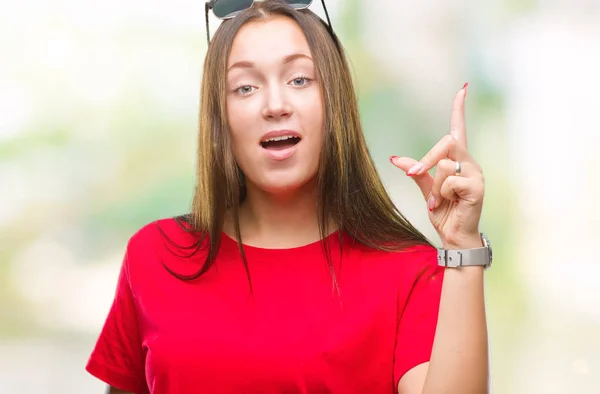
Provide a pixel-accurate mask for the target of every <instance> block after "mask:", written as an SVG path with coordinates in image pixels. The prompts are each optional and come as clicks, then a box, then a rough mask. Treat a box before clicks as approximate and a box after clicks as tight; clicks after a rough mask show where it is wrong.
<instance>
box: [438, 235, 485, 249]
mask: <svg viewBox="0 0 600 394" xmlns="http://www.w3.org/2000/svg"><path fill="white" fill-rule="evenodd" d="M442 247H443V248H444V249H446V250H460V249H477V248H483V247H484V244H483V241H482V240H481V235H480V234H479V233H476V234H472V235H468V236H464V237H460V238H457V239H453V240H442Z"/></svg>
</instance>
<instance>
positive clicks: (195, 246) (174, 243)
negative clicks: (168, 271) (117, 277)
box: [126, 218, 203, 270]
mask: <svg viewBox="0 0 600 394" xmlns="http://www.w3.org/2000/svg"><path fill="white" fill-rule="evenodd" d="M202 243H203V240H202V238H201V237H200V235H199V234H198V233H197V232H194V231H193V229H192V228H191V226H190V225H189V224H188V223H186V222H185V220H183V219H180V218H164V219H158V220H155V221H153V222H150V223H148V224H146V225H144V226H142V227H141V228H140V229H139V230H137V231H136V232H135V233H134V234H133V235H132V236H131V237H130V238H129V240H128V242H127V251H126V261H127V263H128V264H129V266H131V267H138V268H140V266H143V267H144V270H146V269H148V268H150V266H156V265H160V266H162V265H163V264H178V263H179V262H180V261H182V260H185V261H186V262H189V261H190V260H194V259H195V258H196V257H199V255H200V254H202V253H195V252H199V251H200V249H201V244H202ZM200 257H201V256H200ZM201 260H202V261H203V258H201ZM156 263H158V264H156ZM134 269H135V268H134Z"/></svg>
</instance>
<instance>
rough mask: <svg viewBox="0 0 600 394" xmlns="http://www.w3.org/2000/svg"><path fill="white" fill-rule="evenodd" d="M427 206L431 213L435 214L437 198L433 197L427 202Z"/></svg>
mask: <svg viewBox="0 0 600 394" xmlns="http://www.w3.org/2000/svg"><path fill="white" fill-rule="evenodd" d="M427 206H428V208H429V211H430V212H433V210H434V208H435V197H433V196H431V197H429V201H428V202H427Z"/></svg>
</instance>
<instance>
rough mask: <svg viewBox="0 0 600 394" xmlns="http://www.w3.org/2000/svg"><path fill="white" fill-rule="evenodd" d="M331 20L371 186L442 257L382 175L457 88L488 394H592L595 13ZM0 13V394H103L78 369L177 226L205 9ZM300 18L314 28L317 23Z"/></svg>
mask: <svg viewBox="0 0 600 394" xmlns="http://www.w3.org/2000/svg"><path fill="white" fill-rule="evenodd" d="M327 5H328V9H329V12H330V15H331V17H332V22H333V27H334V29H335V30H336V31H337V33H338V35H339V36H340V38H341V40H342V42H343V44H344V45H345V47H346V49H347V51H348V54H349V57H350V60H351V63H352V67H353V73H354V76H355V79H356V83H357V89H358V94H359V98H360V109H361V114H362V119H363V122H364V128H365V133H366V137H367V140H368V143H369V146H370V148H371V152H372V154H373V156H374V159H375V161H376V164H377V166H378V168H379V170H380V173H381V176H382V177H383V179H384V181H385V184H386V186H387V187H388V189H389V191H390V193H391V195H392V196H393V198H394V200H395V201H396V203H397V205H398V206H399V207H400V209H401V210H402V212H403V213H405V215H406V216H408V217H409V219H410V220H411V221H413V222H414V223H415V224H416V225H417V226H418V227H419V228H420V229H421V230H422V231H424V232H425V233H426V234H427V235H428V236H429V237H431V238H432V239H435V240H437V236H436V235H435V232H434V231H433V229H432V228H431V226H430V224H429V222H428V219H427V211H426V206H425V202H424V201H422V197H421V195H420V192H419V190H418V188H417V187H416V185H414V184H413V183H412V181H411V180H410V179H408V178H407V177H405V176H404V174H403V173H402V172H401V171H399V170H398V169H395V168H394V167H392V166H391V165H390V164H389V162H388V159H389V156H391V155H398V156H402V155H409V156H412V157H415V158H419V157H420V156H422V155H423V154H424V153H426V152H427V150H428V149H429V148H430V147H431V146H432V145H433V144H435V142H436V141H437V140H438V139H439V138H441V137H442V136H443V135H444V134H445V133H447V132H448V128H449V117H450V107H451V103H452V99H453V96H454V94H455V92H456V91H457V90H458V89H460V88H461V87H462V85H463V83H464V82H466V81H468V82H469V83H470V88H469V95H468V99H467V122H468V132H469V138H470V139H469V147H470V150H471V153H472V155H473V156H474V157H475V158H476V160H478V161H479V163H480V164H481V165H482V167H483V169H484V174H485V176H486V187H487V189H486V200H485V208H484V214H483V219H482V226H481V227H482V230H484V231H485V232H486V233H487V234H488V236H489V237H490V239H491V240H492V242H493V246H494V259H495V265H494V267H493V269H492V270H491V271H489V272H488V273H487V275H486V286H487V289H486V291H487V301H488V318H489V329H490V341H491V349H492V352H491V353H492V354H491V356H492V367H493V385H494V392H495V393H501V394H504V393H515V394H530V393H599V392H600V379H598V376H600V336H599V335H598V332H599V331H598V330H599V329H600V306H599V305H600V290H599V287H598V285H597V283H598V277H599V276H600V268H599V264H600V262H599V261H598V258H597V257H596V255H597V252H596V249H597V246H598V244H599V243H600V242H599V240H600V209H599V208H598V201H600V186H598V182H597V181H598V175H597V173H598V171H597V168H598V164H600V159H599V156H598V153H600V122H599V120H598V118H597V116H596V112H597V111H598V108H599V107H600V100H598V97H597V92H598V91H599V90H600V75H599V73H598V70H600V51H599V50H598V48H600V2H598V1H584V0H580V1H566V0H564V1H558V0H556V1H534V0H528V1H517V0H491V1H486V2H472V1H466V0H458V1H444V0H428V1H422V2H408V1H392V0H389V1H386V0H371V1H358V0H346V1H344V0H327ZM2 9H3V12H2V15H0V392H1V393H61V394H65V393H84V392H85V393H94V392H95V393H99V392H102V387H103V385H102V383H100V382H98V381H96V380H95V379H94V378H92V377H91V376H89V375H87V374H86V372H85V371H84V366H85V363H86V361H87V357H88V354H89V352H90V351H91V349H92V347H93V345H94V342H95V340H96V336H97V335H98V332H99V330H100V328H101V326H102V323H103V321H104V318H105V316H106V313H107V311H108V308H109V306H110V303H111V301H112V296H113V292H114V287H115V284H116V279H117V273H118V269H119V265H120V262H121V258H122V255H123V252H124V249H125V244H126V242H127V240H128V238H129V237H130V236H131V235H132V234H133V232H135V231H136V230H137V229H138V228H140V227H141V226H143V225H144V224H146V223H148V222H150V221H152V220H155V219H157V218H162V217H170V216H174V215H178V214H181V213H185V212H187V211H188V209H189V206H190V201H191V197H192V191H193V186H194V182H195V173H194V163H195V154H196V152H195V146H196V128H197V112H198V100H199V86H200V78H201V75H202V62H203V57H204V53H205V50H206V37H205V32H204V15H203V14H204V4H203V3H202V2H201V1H191V0H172V1H169V2H167V1H164V0H163V1H158V0H151V1H140V0H132V1H128V2H125V3H121V2H118V1H116V0H107V1H103V2H89V1H88V2H81V1H79V2H76V1H74V0H58V1H54V2H52V3H48V2H42V1H40V0H25V1H20V2H13V3H10V4H5V5H3V7H2ZM312 9H313V10H314V11H315V12H317V13H318V14H320V15H322V16H323V12H322V8H321V5H320V2H319V1H315V4H314V5H313V7H312ZM217 25H218V21H216V20H215V19H214V18H213V19H212V20H211V26H212V27H213V29H214V28H215V27H216V26H217Z"/></svg>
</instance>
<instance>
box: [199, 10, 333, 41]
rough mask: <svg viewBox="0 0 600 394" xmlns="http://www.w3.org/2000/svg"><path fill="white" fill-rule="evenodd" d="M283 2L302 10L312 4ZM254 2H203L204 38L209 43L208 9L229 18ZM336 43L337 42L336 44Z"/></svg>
mask: <svg viewBox="0 0 600 394" xmlns="http://www.w3.org/2000/svg"><path fill="white" fill-rule="evenodd" d="M283 1H284V3H286V4H287V5H289V6H290V7H292V8H293V9H295V10H304V9H306V8H308V7H310V5H311V4H312V2H313V0H283ZM252 4H254V0H209V1H207V2H206V3H205V4H204V13H205V16H206V40H207V42H208V43H209V44H210V31H209V29H208V11H209V10H212V11H213V14H215V16H216V17H217V18H219V19H221V20H225V19H231V18H233V17H235V16H236V15H237V14H239V13H240V12H241V11H244V10H246V9H248V8H250V7H252ZM321 4H323V10H324V11H325V17H326V18H327V24H328V29H329V32H330V33H331V35H332V36H335V34H334V33H333V29H332V27H331V20H330V19H329V13H328V12H327V7H326V6H325V0H321ZM336 45H337V44H336Z"/></svg>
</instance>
